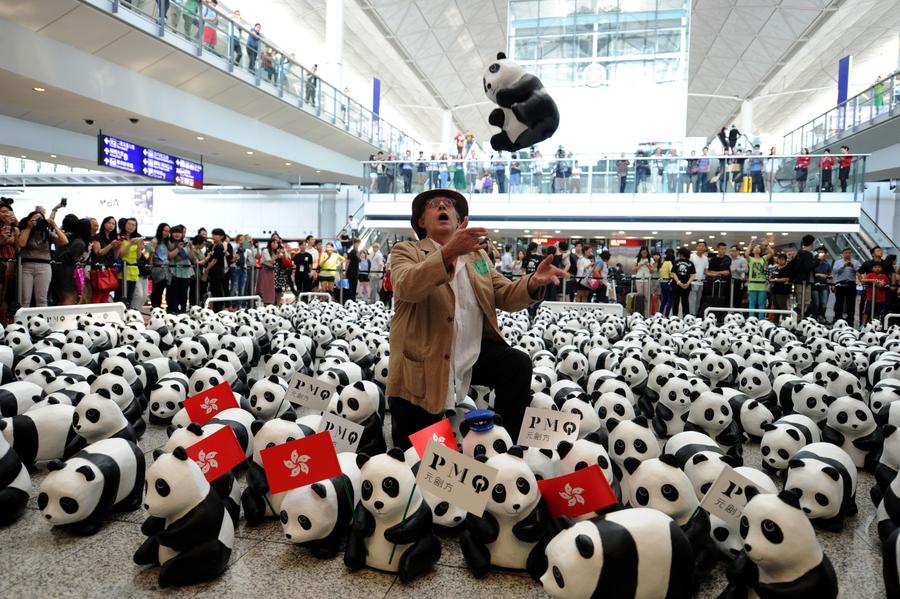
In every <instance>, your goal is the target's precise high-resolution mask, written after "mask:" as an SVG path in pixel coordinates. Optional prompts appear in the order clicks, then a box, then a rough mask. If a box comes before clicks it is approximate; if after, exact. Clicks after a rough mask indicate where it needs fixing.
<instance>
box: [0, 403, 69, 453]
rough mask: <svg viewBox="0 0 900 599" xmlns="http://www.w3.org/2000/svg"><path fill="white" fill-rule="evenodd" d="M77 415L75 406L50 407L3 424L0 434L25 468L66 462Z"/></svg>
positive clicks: (30, 412) (38, 409)
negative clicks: (36, 463)
mask: <svg viewBox="0 0 900 599" xmlns="http://www.w3.org/2000/svg"><path fill="white" fill-rule="evenodd" d="M74 415H75V408H74V407H73V406H69V405H61V404H60V405H48V406H44V407H41V408H37V409H33V410H30V411H28V412H27V413H25V414H21V415H19V416H14V417H12V418H4V419H2V420H0V432H2V433H3V436H4V437H6V440H7V442H8V443H9V444H10V445H11V446H12V447H13V449H15V450H16V453H17V454H19V457H21V458H22V461H23V462H25V463H26V464H32V463H34V462H40V461H44V460H53V459H59V458H64V457H66V447H67V446H68V444H69V443H70V442H71V441H72V438H73V437H75V430H74V429H73V428H72V418H73V416H74Z"/></svg>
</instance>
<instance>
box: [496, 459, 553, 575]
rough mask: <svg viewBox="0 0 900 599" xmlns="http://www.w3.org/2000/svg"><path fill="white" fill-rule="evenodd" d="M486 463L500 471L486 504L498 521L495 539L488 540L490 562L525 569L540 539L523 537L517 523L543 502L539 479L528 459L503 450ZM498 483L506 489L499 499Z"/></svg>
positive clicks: (504, 566)
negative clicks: (535, 540)
mask: <svg viewBox="0 0 900 599" xmlns="http://www.w3.org/2000/svg"><path fill="white" fill-rule="evenodd" d="M487 465H488V466H490V467H492V468H496V469H497V471H498V473H497V478H496V479H495V480H494V487H493V489H494V492H492V493H491V497H490V499H488V504H487V507H486V508H485V509H486V511H487V512H489V513H490V514H491V515H492V516H493V517H494V518H495V519H496V521H497V524H498V533H497V538H496V540H494V542H493V543H488V544H487V548H488V551H489V552H490V554H491V565H493V566H497V567H500V568H510V569H514V570H524V569H525V566H526V564H527V562H528V556H529V554H530V553H531V551H532V549H534V546H535V545H536V544H537V543H526V542H524V541H522V540H520V539H519V538H518V537H517V536H516V533H515V531H514V528H515V526H516V524H518V523H519V522H521V521H522V520H524V519H525V518H527V517H528V516H530V515H531V512H532V510H533V509H535V507H536V506H537V505H538V503H539V502H540V499H541V494H540V492H539V490H538V485H537V480H536V479H535V477H534V474H533V473H532V472H531V470H530V469H529V468H528V465H527V463H526V462H525V460H524V459H522V458H520V457H516V456H515V455H512V454H510V453H500V454H497V455H495V456H493V457H491V458H489V459H488V461H487ZM523 481H524V482H523ZM498 485H502V487H503V488H504V489H505V492H504V493H503V500H502V501H498V499H499V494H498V493H497V492H496V489H497V488H498ZM525 487H527V488H525Z"/></svg>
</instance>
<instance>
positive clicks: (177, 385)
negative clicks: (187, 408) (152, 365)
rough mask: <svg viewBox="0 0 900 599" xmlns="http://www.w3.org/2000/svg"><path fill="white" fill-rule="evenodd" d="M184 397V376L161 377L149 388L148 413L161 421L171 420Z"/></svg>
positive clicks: (185, 383) (185, 391)
mask: <svg viewBox="0 0 900 599" xmlns="http://www.w3.org/2000/svg"><path fill="white" fill-rule="evenodd" d="M180 376H181V377H183V376H184V375H180ZM186 398H187V381H186V380H185V379H184V378H180V377H179V378H176V377H170V376H166V377H163V378H162V379H160V380H159V381H158V382H157V383H156V384H155V385H153V387H151V388H150V397H149V403H150V415H151V416H153V417H155V418H159V419H160V420H161V421H166V420H171V418H172V416H174V415H175V412H177V411H178V410H179V409H180V408H181V402H183V401H184V400H185V399H186Z"/></svg>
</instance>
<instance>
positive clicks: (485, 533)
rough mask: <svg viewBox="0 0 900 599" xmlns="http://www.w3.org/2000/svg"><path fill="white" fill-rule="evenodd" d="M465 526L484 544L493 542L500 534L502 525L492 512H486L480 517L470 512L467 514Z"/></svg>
mask: <svg viewBox="0 0 900 599" xmlns="http://www.w3.org/2000/svg"><path fill="white" fill-rule="evenodd" d="M465 526H466V530H468V531H469V533H471V535H472V537H473V538H474V539H475V540H476V541H477V542H479V543H481V544H482V545H487V544H488V543H493V542H494V541H496V540H497V536H498V535H499V534H500V525H499V524H497V519H496V518H494V516H492V515H491V513H490V512H485V513H484V515H483V516H480V517H479V516H475V515H473V514H469V515H468V516H466V522H465Z"/></svg>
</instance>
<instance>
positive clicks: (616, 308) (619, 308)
mask: <svg viewBox="0 0 900 599" xmlns="http://www.w3.org/2000/svg"><path fill="white" fill-rule="evenodd" d="M541 306H542V307H543V306H546V307H547V308H549V309H550V311H551V312H564V311H566V310H578V311H581V312H606V313H608V314H612V315H614V316H625V306H623V305H622V304H592V303H588V302H552V301H546V302H541Z"/></svg>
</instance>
